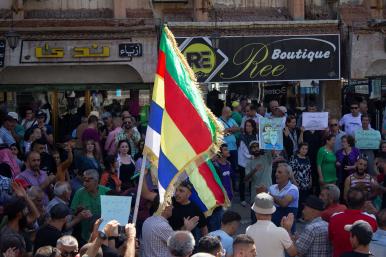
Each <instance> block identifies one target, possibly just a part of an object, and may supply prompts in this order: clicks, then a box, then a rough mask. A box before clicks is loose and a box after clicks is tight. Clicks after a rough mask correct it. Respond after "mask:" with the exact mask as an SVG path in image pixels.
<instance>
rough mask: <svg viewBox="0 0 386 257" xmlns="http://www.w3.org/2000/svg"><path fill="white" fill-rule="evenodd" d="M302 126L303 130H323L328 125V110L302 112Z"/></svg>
mask: <svg viewBox="0 0 386 257" xmlns="http://www.w3.org/2000/svg"><path fill="white" fill-rule="evenodd" d="M302 126H303V127H304V128H305V130H325V129H326V128H327V127H328V112H303V114H302Z"/></svg>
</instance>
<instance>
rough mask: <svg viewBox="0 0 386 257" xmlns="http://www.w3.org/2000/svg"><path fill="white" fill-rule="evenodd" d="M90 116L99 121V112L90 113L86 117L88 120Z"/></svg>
mask: <svg viewBox="0 0 386 257" xmlns="http://www.w3.org/2000/svg"><path fill="white" fill-rule="evenodd" d="M90 116H95V117H97V118H98V119H99V112H98V111H91V112H90V114H89V115H88V118H90Z"/></svg>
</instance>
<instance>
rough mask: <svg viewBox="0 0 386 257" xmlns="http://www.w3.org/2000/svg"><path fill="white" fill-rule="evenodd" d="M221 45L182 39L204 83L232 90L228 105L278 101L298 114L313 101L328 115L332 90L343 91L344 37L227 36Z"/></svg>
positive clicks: (228, 90) (313, 35) (197, 73)
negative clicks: (244, 100) (328, 94)
mask: <svg viewBox="0 0 386 257" xmlns="http://www.w3.org/2000/svg"><path fill="white" fill-rule="evenodd" d="M217 40H218V42H217V43H216V44H217V49H215V48H213V43H214V42H212V41H213V40H211V38H210V37H189V38H178V43H179V45H180V49H181V50H182V52H183V53H184V55H185V57H186V59H187V61H188V63H189V64H190V66H191V67H192V68H193V70H194V71H195V73H196V75H197V78H198V81H199V82H201V83H203V84H207V85H212V84H213V83H215V84H216V85H217V84H220V85H226V86H227V88H226V93H227V100H233V99H240V98H241V97H246V98H250V99H252V100H254V101H256V102H258V103H265V104H267V103H268V102H269V101H270V100H272V99H275V100H279V102H280V104H282V105H286V106H288V107H290V108H291V109H293V110H295V109H298V110H302V109H304V107H305V106H307V104H309V103H310V102H313V103H316V104H317V105H318V107H319V109H321V110H322V109H326V108H327V107H328V106H326V100H327V99H326V98H325V94H326V91H328V89H327V87H328V88H329V89H331V87H329V86H330V85H335V86H336V87H338V88H339V90H337V91H340V80H341V73H340V67H341V66H340V65H341V64H340V35H339V34H333V33H332V34H306V35H296V34H294V35H274V36H269V35H268V36H267V35H266V36H221V37H219V38H218V39H217ZM212 87H213V86H212ZM217 88H218V86H217ZM222 88H223V86H222ZM223 91H224V90H223ZM334 98H336V97H334ZM336 103H338V101H335V102H334V104H336ZM335 108H339V106H336V107H335ZM331 109H332V110H333V111H335V110H334V108H330V110H331Z"/></svg>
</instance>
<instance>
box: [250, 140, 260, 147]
mask: <svg viewBox="0 0 386 257" xmlns="http://www.w3.org/2000/svg"><path fill="white" fill-rule="evenodd" d="M255 144H257V145H258V144H259V141H257V140H252V141H251V142H250V143H249V147H251V146H252V145H255Z"/></svg>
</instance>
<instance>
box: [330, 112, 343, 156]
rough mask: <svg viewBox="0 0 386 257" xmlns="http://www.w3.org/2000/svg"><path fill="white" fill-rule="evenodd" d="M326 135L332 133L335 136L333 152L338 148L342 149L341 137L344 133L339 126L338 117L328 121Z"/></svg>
mask: <svg viewBox="0 0 386 257" xmlns="http://www.w3.org/2000/svg"><path fill="white" fill-rule="evenodd" d="M327 132H328V133H327V134H328V135H334V136H335V145H334V152H337V151H338V150H340V149H342V137H343V136H344V135H346V133H344V132H343V131H342V130H340V128H339V123H338V119H334V118H331V119H330V120H329V121H328V130H327Z"/></svg>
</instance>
